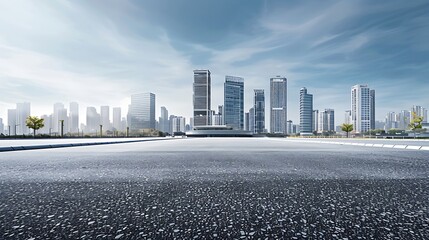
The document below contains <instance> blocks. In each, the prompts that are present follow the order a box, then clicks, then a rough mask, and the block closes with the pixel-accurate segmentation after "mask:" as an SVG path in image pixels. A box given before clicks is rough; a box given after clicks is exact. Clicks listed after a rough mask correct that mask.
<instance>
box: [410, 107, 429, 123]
mask: <svg viewBox="0 0 429 240" xmlns="http://www.w3.org/2000/svg"><path fill="white" fill-rule="evenodd" d="M411 111H412V112H415V113H416V114H417V116H419V117H423V121H422V122H423V123H427V121H428V111H427V109H425V108H424V107H422V106H413V108H412V109H411ZM411 117H412V116H411Z"/></svg>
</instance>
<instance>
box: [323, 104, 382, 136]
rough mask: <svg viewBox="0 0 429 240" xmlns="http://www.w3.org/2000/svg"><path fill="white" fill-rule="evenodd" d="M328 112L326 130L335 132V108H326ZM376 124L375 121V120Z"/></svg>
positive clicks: (326, 112)
mask: <svg viewBox="0 0 429 240" xmlns="http://www.w3.org/2000/svg"><path fill="white" fill-rule="evenodd" d="M325 114H326V126H327V128H326V131H328V132H335V111H334V109H331V108H328V109H325ZM374 126H375V121H374Z"/></svg>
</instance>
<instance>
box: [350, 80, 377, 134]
mask: <svg viewBox="0 0 429 240" xmlns="http://www.w3.org/2000/svg"><path fill="white" fill-rule="evenodd" d="M372 100H374V102H375V91H373V92H371V89H369V87H368V86H367V85H355V86H353V87H352V89H351V121H352V124H353V132H354V133H361V134H363V133H366V132H368V131H369V130H371V127H375V120H374V126H371V121H372V119H375V116H374V117H373V116H372V115H373V114H374V113H375V103H372Z"/></svg>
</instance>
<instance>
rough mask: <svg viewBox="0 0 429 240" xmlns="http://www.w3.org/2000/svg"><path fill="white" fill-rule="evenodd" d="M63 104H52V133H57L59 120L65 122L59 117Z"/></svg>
mask: <svg viewBox="0 0 429 240" xmlns="http://www.w3.org/2000/svg"><path fill="white" fill-rule="evenodd" d="M63 109H64V104H62V103H55V104H54V113H53V115H52V132H54V133H59V132H60V131H61V129H60V120H65V119H63V118H62V116H60V115H61V114H62V112H63Z"/></svg>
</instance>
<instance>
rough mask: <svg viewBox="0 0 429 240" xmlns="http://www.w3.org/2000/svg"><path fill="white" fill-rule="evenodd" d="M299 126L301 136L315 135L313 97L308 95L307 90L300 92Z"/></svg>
mask: <svg viewBox="0 0 429 240" xmlns="http://www.w3.org/2000/svg"><path fill="white" fill-rule="evenodd" d="M299 96H300V98H299V125H300V134H301V135H311V134H313V120H312V117H313V95H312V94H308V93H307V88H305V87H303V88H301V90H300V95H299Z"/></svg>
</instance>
